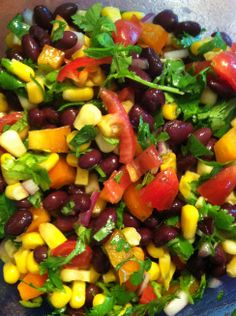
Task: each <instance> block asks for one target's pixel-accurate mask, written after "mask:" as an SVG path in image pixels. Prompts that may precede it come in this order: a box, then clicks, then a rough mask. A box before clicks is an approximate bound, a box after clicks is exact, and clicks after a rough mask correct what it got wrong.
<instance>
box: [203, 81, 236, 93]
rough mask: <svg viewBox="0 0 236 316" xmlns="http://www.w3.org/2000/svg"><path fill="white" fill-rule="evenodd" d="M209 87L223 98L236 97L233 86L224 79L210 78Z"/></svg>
mask: <svg viewBox="0 0 236 316" xmlns="http://www.w3.org/2000/svg"><path fill="white" fill-rule="evenodd" d="M207 84H208V86H209V87H210V88H211V90H213V91H214V92H215V93H217V94H218V95H219V96H220V97H222V98H232V97H233V96H234V95H235V91H234V90H233V89H232V88H231V86H230V85H229V84H228V83H227V82H226V81H225V80H223V79H221V78H219V77H210V78H209V79H208V80H207Z"/></svg>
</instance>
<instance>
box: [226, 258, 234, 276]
mask: <svg viewBox="0 0 236 316" xmlns="http://www.w3.org/2000/svg"><path fill="white" fill-rule="evenodd" d="M226 272H227V274H228V275H229V276H230V277H231V278H236V256H233V258H232V259H231V260H230V262H229V263H228V264H227V266H226Z"/></svg>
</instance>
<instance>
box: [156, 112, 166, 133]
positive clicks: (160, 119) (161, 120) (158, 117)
mask: <svg viewBox="0 0 236 316" xmlns="http://www.w3.org/2000/svg"><path fill="white" fill-rule="evenodd" d="M164 124H165V120H164V117H163V114H162V111H161V110H160V111H158V112H157V114H155V116H154V128H155V130H157V129H158V128H159V127H161V126H163V125H164Z"/></svg>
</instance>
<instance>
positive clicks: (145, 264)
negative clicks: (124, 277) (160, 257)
mask: <svg viewBox="0 0 236 316" xmlns="http://www.w3.org/2000/svg"><path fill="white" fill-rule="evenodd" d="M132 260H134V259H132ZM135 261H137V262H138V263H139V265H140V269H139V270H138V271H135V272H134V273H132V275H131V277H130V278H129V281H130V282H131V283H132V284H133V285H134V286H137V285H139V284H141V283H142V282H143V279H144V273H145V271H148V270H149V269H150V268H151V264H152V262H151V260H150V259H147V260H145V261H141V260H137V259H136V260H135Z"/></svg>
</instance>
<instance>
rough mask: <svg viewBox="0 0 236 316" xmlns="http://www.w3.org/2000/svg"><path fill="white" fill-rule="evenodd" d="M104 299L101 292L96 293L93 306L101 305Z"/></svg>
mask: <svg viewBox="0 0 236 316" xmlns="http://www.w3.org/2000/svg"><path fill="white" fill-rule="evenodd" d="M105 300H106V296H105V295H104V294H102V293H99V294H96V295H95V296H94V298H93V307H95V306H98V305H102V304H103V303H104V302H105Z"/></svg>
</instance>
